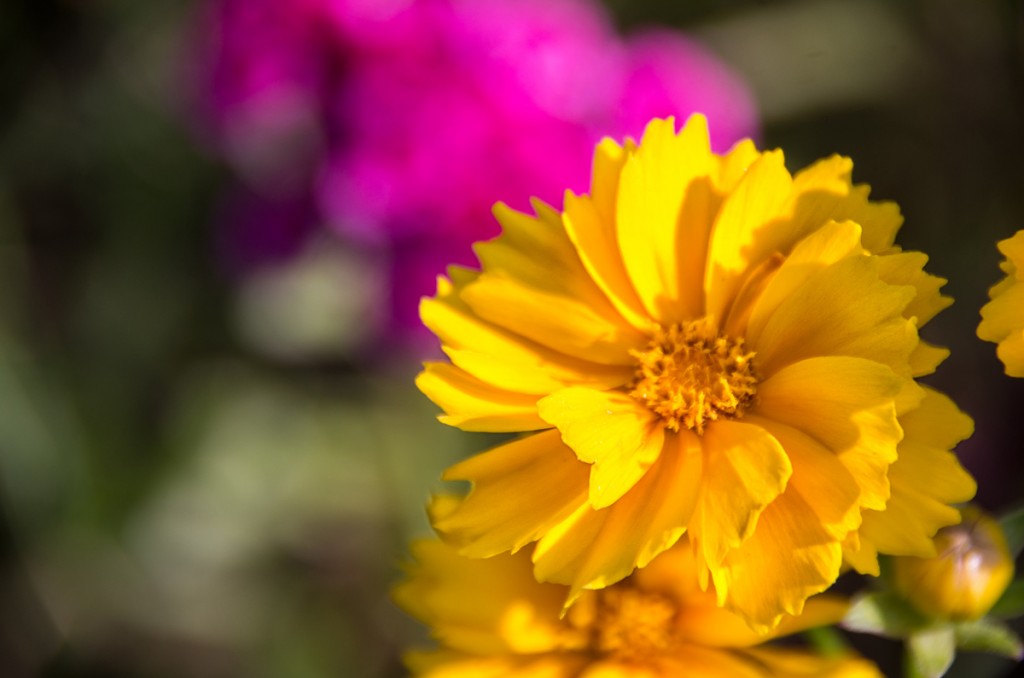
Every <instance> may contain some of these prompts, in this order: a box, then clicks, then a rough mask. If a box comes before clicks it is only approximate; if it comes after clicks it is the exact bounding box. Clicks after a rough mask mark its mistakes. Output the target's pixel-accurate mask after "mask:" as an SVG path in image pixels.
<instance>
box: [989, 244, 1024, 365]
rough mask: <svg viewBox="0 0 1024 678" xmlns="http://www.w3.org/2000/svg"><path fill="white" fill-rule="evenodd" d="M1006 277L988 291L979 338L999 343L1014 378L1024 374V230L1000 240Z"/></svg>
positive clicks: (1002, 355)
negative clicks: (988, 299)
mask: <svg viewBox="0 0 1024 678" xmlns="http://www.w3.org/2000/svg"><path fill="white" fill-rule="evenodd" d="M999 251H1000V252H1002V253H1003V256H1005V257H1006V259H1005V260H1004V261H1003V262H1002V264H1000V268H1002V269H1003V272H1004V273H1006V277H1005V278H1003V280H1002V281H1001V282H1000V283H999V284H997V285H995V286H994V287H992V289H990V290H989V297H990V298H991V301H989V302H988V303H987V304H985V305H984V306H983V307H982V309H981V324H980V325H978V337H979V338H981V339H984V340H985V341H992V342H995V343H997V344H999V346H998V348H996V354H997V355H998V356H999V359H1000V360H1001V361H1003V365H1004V366H1005V368H1006V373H1007V374H1008V375H1010V376H1011V377H1024V231H1017V233H1016V234H1014V236H1013V237H1012V238H1007V239H1006V240H1003V241H1000V243H999Z"/></svg>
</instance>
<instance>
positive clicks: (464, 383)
mask: <svg viewBox="0 0 1024 678" xmlns="http://www.w3.org/2000/svg"><path fill="white" fill-rule="evenodd" d="M851 169H852V163H851V162H850V161H849V160H848V159H846V158H841V157H838V156H834V157H831V158H828V159H826V160H822V161H820V162H818V163H816V164H814V165H812V166H811V167H809V168H807V169H805V170H803V171H801V172H798V173H797V174H796V175H791V174H790V173H789V172H788V171H787V169H786V167H785V165H784V162H783V156H782V153H781V152H780V151H769V152H764V153H761V152H758V151H757V150H756V149H755V147H754V145H753V144H752V143H751V142H750V141H744V142H741V143H739V144H737V145H736V146H735V147H734V148H733V149H732V150H731V151H729V152H728V153H727V154H725V155H724V156H718V155H716V154H714V153H712V152H711V150H710V147H709V143H708V133H707V125H706V121H705V120H704V119H703V117H701V116H694V117H692V118H691V119H690V120H689V121H688V122H687V124H686V126H685V127H684V129H683V130H682V131H681V132H679V133H676V131H675V129H674V123H673V121H672V120H655V121H652V122H651V123H650V124H649V126H648V128H647V130H646V132H645V133H644V136H643V139H642V140H641V142H640V144H639V145H637V144H634V143H633V142H631V141H627V142H626V144H625V145H624V146H620V145H618V144H616V143H614V142H613V141H611V140H608V139H606V140H604V141H603V142H602V143H601V144H600V145H599V146H598V148H597V151H596V153H595V157H594V168H593V177H592V185H591V192H590V194H589V195H584V196H576V195H573V194H571V193H567V194H566V198H565V207H564V211H563V212H561V213H559V212H557V211H555V210H553V209H552V208H550V207H548V206H546V205H544V204H542V203H539V202H535V203H534V209H535V210H536V216H530V215H526V214H521V213H518V212H514V211H512V210H510V209H508V208H507V207H505V206H503V205H500V204H499V205H498V206H497V207H496V208H495V214H496V216H497V218H498V220H499V221H500V222H501V225H502V227H503V233H502V235H501V236H499V237H498V238H496V239H494V240H492V241H490V242H486V243H480V244H478V245H477V246H476V253H477V256H478V258H479V260H480V263H481V270H480V271H473V270H468V269H463V268H458V267H452V268H451V269H450V270H449V275H448V277H447V278H442V279H441V280H440V281H439V284H438V293H437V295H436V297H435V298H432V299H425V300H424V301H423V303H422V305H421V315H422V318H423V321H424V322H425V323H426V325H427V326H428V327H429V328H430V329H431V330H433V331H434V332H435V333H436V334H437V335H438V336H439V337H440V339H441V342H442V347H443V349H444V351H445V353H446V354H447V356H448V357H449V358H450V360H451V362H450V363H434V364H428V365H427V366H426V369H425V371H424V372H423V373H422V374H421V375H420V376H419V378H418V380H417V383H418V385H419V387H420V388H421V389H422V390H423V391H424V392H425V393H426V394H427V395H428V396H429V397H430V398H431V399H432V400H433V401H434V402H435V403H437V404H438V405H439V406H440V407H441V408H442V410H443V411H444V415H443V416H442V417H441V419H442V421H445V422H446V423H449V424H452V425H455V426H459V427H461V428H463V429H466V430H473V431H495V432H523V433H527V435H524V436H521V437H519V438H518V439H515V440H513V441H512V442H509V443H506V444H504V445H501V446H499V447H497V448H495V449H493V450H491V451H489V452H486V453H484V454H481V455H478V456H476V457H473V458H470V459H468V460H466V461H464V462H462V463H460V464H457V465H455V466H454V467H452V468H451V469H449V470H448V471H447V473H446V474H445V478H446V479H449V480H468V481H470V482H471V483H472V485H473V489H472V490H471V492H470V493H469V494H468V495H467V496H466V497H465V498H464V499H463V500H462V501H461V503H459V504H458V505H457V506H456V507H454V508H451V509H450V510H449V509H447V508H446V510H444V511H440V510H436V511H434V515H433V516H432V518H433V521H434V526H435V528H436V529H437V531H438V532H439V533H440V534H441V536H442V537H443V538H444V539H445V540H447V541H448V542H449V543H452V544H455V545H457V546H458V547H459V551H460V553H461V554H463V555H465V556H469V557H488V556H493V555H495V554H498V553H502V552H505V551H516V550H518V549H520V548H523V547H525V546H527V545H529V544H531V543H534V542H536V545H535V547H534V549H533V551H532V560H533V563H534V574H535V577H536V578H537V579H538V580H539V581H544V582H554V583H559V584H564V585H567V586H568V587H569V589H568V596H567V604H571V603H572V601H573V600H575V599H576V598H577V597H578V596H580V595H581V593H582V592H583V591H584V590H587V589H600V588H602V587H605V586H609V585H611V584H614V583H615V582H617V581H619V580H621V579H623V578H624V577H626V576H628V575H629V574H630V573H631V572H632V571H633V570H634V569H635V568H637V567H644V566H645V565H646V564H647V563H649V562H650V561H651V560H652V559H653V558H654V557H655V556H656V555H658V554H659V553H661V552H663V551H664V550H665V549H667V548H669V547H670V546H672V545H673V544H674V543H676V541H678V540H679V538H680V537H681V536H682V535H683V534H684V533H685V534H687V535H688V536H689V543H690V544H691V545H692V548H693V550H694V554H695V555H696V571H697V577H698V579H699V581H700V582H701V585H702V586H708V585H709V583H711V582H713V585H714V589H715V590H716V591H717V596H718V600H719V603H720V604H722V605H725V606H727V607H729V608H730V609H732V610H734V611H736V612H738V613H740V614H741V615H743V617H744V618H746V619H747V620H748V621H749V622H750V623H751V625H753V626H754V627H757V628H760V629H761V630H764V629H766V628H769V627H771V626H772V625H774V624H776V623H778V622H779V620H780V619H781V618H782V616H783V615H785V614H789V615H798V614H800V612H801V610H802V607H803V603H804V601H805V600H806V599H807V598H808V596H810V595H812V594H814V593H818V592H820V591H823V590H824V589H826V588H827V587H828V586H829V585H830V584H831V583H832V582H834V581H835V579H836V577H837V576H838V574H839V571H840V568H841V566H842V564H843V561H844V559H845V560H846V561H847V562H848V563H850V564H851V565H853V566H854V567H856V568H857V569H858V570H860V571H861V572H869V573H877V571H878V563H877V554H878V553H879V552H882V553H892V554H906V555H918V556H927V555H931V554H932V553H934V548H933V546H932V543H931V539H930V537H931V536H932V535H933V534H934V533H935V531H936V530H938V529H939V528H940V527H942V526H944V525H950V524H954V523H956V522H957V521H958V520H959V513H958V511H957V510H956V509H954V508H952V507H950V506H949V504H950V503H953V502H959V501H966V500H967V499H969V498H970V497H971V496H973V494H974V490H975V486H974V481H973V480H972V479H971V478H970V476H969V475H968V474H967V473H966V472H965V471H964V470H963V469H962V468H961V467H960V465H959V463H958V462H957V460H956V458H955V456H954V455H953V454H951V452H950V449H951V448H952V447H953V446H955V445H956V443H958V442H959V441H960V440H962V439H964V438H966V437H967V436H968V435H970V433H971V429H972V423H971V421H970V419H969V418H968V417H966V416H965V415H964V414H962V413H961V412H960V411H959V410H958V409H957V407H956V406H955V405H954V404H953V403H952V402H951V401H950V400H949V399H948V398H946V397H945V396H943V395H942V394H940V393H938V392H936V391H934V390H931V389H928V388H925V387H922V386H920V385H918V384H917V383H916V381H915V377H917V376H921V375H924V374H928V373H930V372H932V371H933V370H934V369H935V368H936V366H937V365H938V364H939V363H940V362H941V361H942V360H943V359H944V358H945V356H946V354H947V352H946V351H945V350H943V349H939V348H936V347H933V346H930V345H928V344H927V343H925V342H923V341H921V340H920V339H919V338H918V334H917V330H918V327H920V326H921V325H923V324H924V323H925V322H927V321H928V320H929V319H931V318H932V317H933V316H934V315H935V314H936V313H937V312H938V311H940V310H941V309H942V308H944V307H945V306H947V305H948V303H949V299H947V298H945V297H943V296H942V295H941V294H940V292H939V289H940V287H941V286H942V285H943V284H944V281H943V280H941V279H939V278H936V277H934V276H932V275H929V274H927V273H925V272H924V270H923V267H924V264H925V263H926V261H927V257H925V256H924V255H923V254H920V253H917V252H902V251H900V249H899V248H898V247H896V246H895V245H894V244H893V241H894V238H895V235H896V232H897V230H898V229H899V226H900V225H901V222H902V218H901V217H900V214H899V211H898V209H897V208H896V206H895V205H893V204H891V203H874V202H871V201H869V200H868V189H867V187H864V186H857V185H853V184H852V183H851V181H850V172H851Z"/></svg>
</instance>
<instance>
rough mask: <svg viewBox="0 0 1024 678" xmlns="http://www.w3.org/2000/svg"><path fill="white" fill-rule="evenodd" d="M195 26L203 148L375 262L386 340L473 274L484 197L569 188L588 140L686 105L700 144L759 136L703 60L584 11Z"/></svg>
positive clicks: (326, 6)
mask: <svg viewBox="0 0 1024 678" xmlns="http://www.w3.org/2000/svg"><path fill="white" fill-rule="evenodd" d="M202 29H203V31H204V35H205V37H204V39H203V41H202V45H203V46H202V48H201V49H200V56H199V62H200V64H199V72H200V73H201V74H203V108H202V110H203V111H204V115H205V120H206V129H207V130H209V132H210V136H211V139H212V141H213V143H214V144H215V145H216V148H217V149H218V151H219V152H220V153H221V154H222V155H223V157H224V158H225V159H226V160H227V162H228V163H229V164H230V165H231V166H232V167H233V168H234V170H235V171H236V173H237V174H238V176H239V178H240V180H241V181H242V182H244V183H245V184H246V185H247V186H248V188H249V191H251V192H254V193H257V194H260V193H262V194H272V199H268V198H264V199H263V200H264V202H266V203H270V204H276V205H289V204H305V203H309V204H311V205H314V207H315V209H313V210H312V213H313V214H315V215H316V216H315V217H314V219H315V220H316V221H318V222H319V223H320V224H321V225H323V226H326V227H328V228H330V229H332V230H333V231H335V232H336V233H339V234H341V235H342V236H343V237H345V238H347V239H349V240H350V241H351V242H352V243H353V244H354V246H362V247H372V248H375V249H383V250H384V251H385V252H386V253H387V254H388V255H389V257H388V258H389V260H390V261H391V265H392V267H393V272H392V276H391V281H392V289H391V299H392V318H393V321H394V323H395V325H394V326H393V328H392V329H394V328H402V329H408V328H413V327H418V318H417V313H416V306H417V302H418V299H419V298H420V297H421V296H423V295H427V294H430V293H432V292H433V287H434V278H435V277H436V275H437V274H438V273H440V272H441V271H442V270H443V266H444V265H445V264H447V263H461V264H470V265H471V264H473V263H475V259H474V257H473V255H472V252H471V250H470V247H469V245H470V243H472V242H474V241H477V240H480V239H482V238H486V237H488V236H490V235H493V234H496V233H497V231H498V229H497V225H496V223H495V221H494V219H493V218H492V217H491V215H490V209H491V206H492V205H493V204H494V202H496V201H498V200H502V201H504V202H507V203H509V204H510V205H511V206H512V207H515V208H519V209H523V208H526V207H527V205H528V199H529V198H530V197H531V196H536V197H539V198H540V199H542V200H544V201H546V202H549V203H551V204H553V205H555V206H560V205H561V201H562V193H563V191H564V190H565V189H566V188H570V189H573V190H582V189H584V188H585V187H586V186H587V185H588V182H589V162H590V158H591V154H592V149H593V145H594V143H595V142H597V141H598V140H599V139H600V138H601V137H603V136H612V137H616V138H621V137H623V136H625V135H634V136H635V135H638V134H639V133H640V132H641V131H642V130H643V127H644V125H645V124H646V122H647V121H648V120H649V119H650V118H651V117H654V116H666V115H676V116H678V117H680V118H684V117H686V116H687V115H689V114H690V113H692V112H695V111H700V112H703V113H704V114H705V115H706V116H707V117H708V119H709V121H710V126H711V132H712V142H713V144H714V145H715V147H716V150H719V151H721V150H725V149H726V148H727V147H728V146H729V145H731V143H732V142H734V141H736V140H737V139H739V138H741V137H744V136H751V135H756V132H757V117H756V112H755V108H754V105H753V101H752V98H751V96H750V94H749V92H748V91H747V89H746V88H745V86H744V85H743V83H742V81H741V80H740V79H739V78H738V77H737V76H736V75H734V74H733V73H732V72H731V71H729V69H728V68H727V67H726V66H725V65H723V64H722V63H721V62H719V61H718V60H716V59H715V58H714V57H713V56H712V55H711V54H710V53H708V52H707V51H706V50H705V49H704V48H702V47H700V46H699V45H698V44H697V43H696V42H694V41H692V40H690V39H687V38H685V37H683V36H682V35H680V34H679V33H677V32H673V31H669V30H666V29H661V30H656V31H650V32H647V33H642V34H639V35H634V36H632V37H631V38H629V39H628V40H626V41H623V40H622V39H620V38H619V37H618V35H617V34H616V33H615V31H614V28H613V26H612V25H611V22H610V20H609V18H608V16H607V15H606V14H605V12H604V11H603V9H602V8H601V6H600V5H598V4H596V3H594V2H589V1H587V0H214V1H213V2H212V3H211V4H210V5H209V7H208V9H207V11H206V15H205V16H204V18H203V21H202ZM236 195H237V193H236ZM248 212H249V213H250V214H251V215H252V219H253V222H254V225H256V226H258V229H257V228H255V226H254V229H253V232H254V237H258V238H260V242H261V243H267V242H270V243H273V242H288V241H289V239H288V238H287V237H281V236H276V237H271V236H269V235H268V233H273V224H272V223H270V222H271V221H272V220H273V219H274V213H273V212H272V211H270V212H268V211H263V210H260V209H251V210H248ZM230 213H231V214H235V215H238V218H241V219H244V218H245V216H244V215H245V213H246V210H241V209H237V208H236V209H234V210H233V211H231V212H230ZM297 213H298V212H296V211H290V212H287V216H289V217H290V219H283V220H282V221H281V223H280V224H279V225H278V226H279V228H281V229H292V230H293V231H294V230H295V229H296V228H297V227H296V225H295V223H294V216H295V214H297ZM299 230H300V231H301V229H299ZM231 231H232V233H234V234H239V236H240V237H243V238H244V237H245V235H244V233H245V232H246V225H245V224H244V223H242V224H235V225H234V227H233V228H232V229H231ZM246 247H247V246H246V244H245V243H240V245H239V249H241V250H243V251H248V250H247V249H246ZM249 249H250V250H251V247H250V248H249ZM249 258H252V257H251V256H250V257H249Z"/></svg>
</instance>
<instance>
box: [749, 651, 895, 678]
mask: <svg viewBox="0 0 1024 678" xmlns="http://www.w3.org/2000/svg"><path fill="white" fill-rule="evenodd" d="M743 654H744V655H746V656H747V657H749V660H750V661H752V662H754V663H756V664H757V665H759V666H761V667H762V668H763V671H764V674H763V675H764V676H772V678H884V676H883V674H882V672H881V671H879V670H878V667H877V666H875V665H874V664H872V663H871V662H870V661H868V660H867V659H863V658H861V657H853V656H822V655H820V654H816V653H812V652H807V651H801V650H792V649H785V648H781V647H770V646H765V647H757V648H750V649H749V650H745V651H744V653H743Z"/></svg>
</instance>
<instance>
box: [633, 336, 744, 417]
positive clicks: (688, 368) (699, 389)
mask: <svg viewBox="0 0 1024 678" xmlns="http://www.w3.org/2000/svg"><path fill="white" fill-rule="evenodd" d="M632 355H633V357H634V358H636V359H637V368H636V375H635V376H634V378H633V381H632V382H631V383H630V384H629V386H628V387H627V388H628V389H629V395H631V396H632V397H633V398H635V399H637V400H638V401H640V402H642V403H644V404H645V405H646V406H647V407H649V408H650V409H651V410H652V411H653V412H654V413H655V414H657V415H658V416H659V417H660V418H661V419H662V420H663V421H664V423H665V428H667V429H669V430H671V431H678V430H679V429H680V428H682V427H685V428H688V429H690V430H691V431H694V432H695V433H697V434H698V435H699V434H702V433H704V427H705V426H707V424H708V422H711V421H715V420H716V419H719V418H722V417H724V418H739V417H742V416H743V413H744V412H745V411H746V408H747V407H748V406H749V405H750V404H751V403H752V402H753V401H754V397H755V395H756V392H757V383H758V378H757V374H756V373H755V371H754V365H753V358H754V352H753V351H748V350H747V349H746V346H745V345H744V342H743V339H742V338H739V339H736V338H733V337H729V336H727V335H724V334H722V333H720V332H717V331H715V330H714V329H713V327H712V326H711V323H710V322H709V321H708V320H707V319H701V320H697V321H693V322H688V323H676V324H674V325H670V326H668V327H662V328H659V329H658V330H657V331H656V332H655V334H654V336H653V337H651V341H650V342H649V343H648V344H647V346H646V347H645V348H644V349H642V350H635V351H633V352H632Z"/></svg>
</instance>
